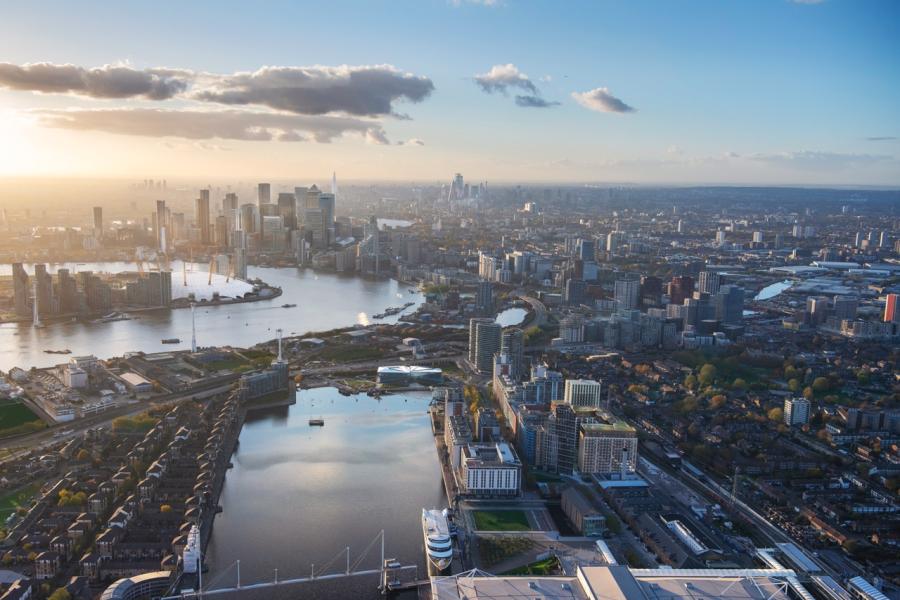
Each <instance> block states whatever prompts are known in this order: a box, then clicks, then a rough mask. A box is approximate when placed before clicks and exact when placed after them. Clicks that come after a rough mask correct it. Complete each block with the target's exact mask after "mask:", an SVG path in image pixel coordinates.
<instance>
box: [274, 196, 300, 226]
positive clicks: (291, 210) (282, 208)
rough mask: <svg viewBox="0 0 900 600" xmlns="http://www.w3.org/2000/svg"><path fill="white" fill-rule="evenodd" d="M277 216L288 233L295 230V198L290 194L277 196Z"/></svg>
mask: <svg viewBox="0 0 900 600" xmlns="http://www.w3.org/2000/svg"><path fill="white" fill-rule="evenodd" d="M278 215H279V216H280V217H281V220H282V222H283V223H284V228H285V229H287V230H288V231H291V230H293V229H296V228H297V198H296V197H295V196H294V194H292V193H289V192H288V193H285V192H282V193H280V194H278Z"/></svg>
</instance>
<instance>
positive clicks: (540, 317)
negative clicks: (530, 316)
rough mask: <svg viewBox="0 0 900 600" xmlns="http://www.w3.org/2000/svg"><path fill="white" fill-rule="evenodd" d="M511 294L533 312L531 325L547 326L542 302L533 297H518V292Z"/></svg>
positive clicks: (545, 309) (544, 307) (545, 308)
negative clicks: (525, 303) (527, 305)
mask: <svg viewBox="0 0 900 600" xmlns="http://www.w3.org/2000/svg"><path fill="white" fill-rule="evenodd" d="M513 294H514V295H515V296H516V297H517V298H519V299H521V300H523V301H524V302H527V303H528V304H529V306H531V309H532V310H533V311H534V323H532V325H537V326H538V327H542V326H544V325H546V324H547V307H546V306H544V303H543V302H541V301H540V300H538V299H537V298H534V297H533V296H523V295H520V294H519V292H513Z"/></svg>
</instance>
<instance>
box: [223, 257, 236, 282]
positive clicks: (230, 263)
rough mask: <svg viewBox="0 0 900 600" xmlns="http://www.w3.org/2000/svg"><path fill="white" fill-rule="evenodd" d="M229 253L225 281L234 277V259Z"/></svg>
mask: <svg viewBox="0 0 900 600" xmlns="http://www.w3.org/2000/svg"><path fill="white" fill-rule="evenodd" d="M233 258H234V257H233V256H232V255H231V254H229V255H228V273H227V274H226V275H225V283H228V282H229V281H231V279H232V278H233V277H234V260H233Z"/></svg>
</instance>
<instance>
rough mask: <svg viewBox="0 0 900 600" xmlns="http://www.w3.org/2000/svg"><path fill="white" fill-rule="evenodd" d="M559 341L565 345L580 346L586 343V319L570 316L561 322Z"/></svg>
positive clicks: (579, 316)
mask: <svg viewBox="0 0 900 600" xmlns="http://www.w3.org/2000/svg"><path fill="white" fill-rule="evenodd" d="M559 339H560V340H562V342H563V343H564V344H580V343H582V342H583V341H584V317H582V316H581V315H568V316H566V317H563V318H562V319H560V320H559Z"/></svg>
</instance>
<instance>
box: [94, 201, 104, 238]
mask: <svg viewBox="0 0 900 600" xmlns="http://www.w3.org/2000/svg"><path fill="white" fill-rule="evenodd" d="M94 237H95V238H96V239H98V240H101V239H103V207H102V206H95V207H94Z"/></svg>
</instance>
